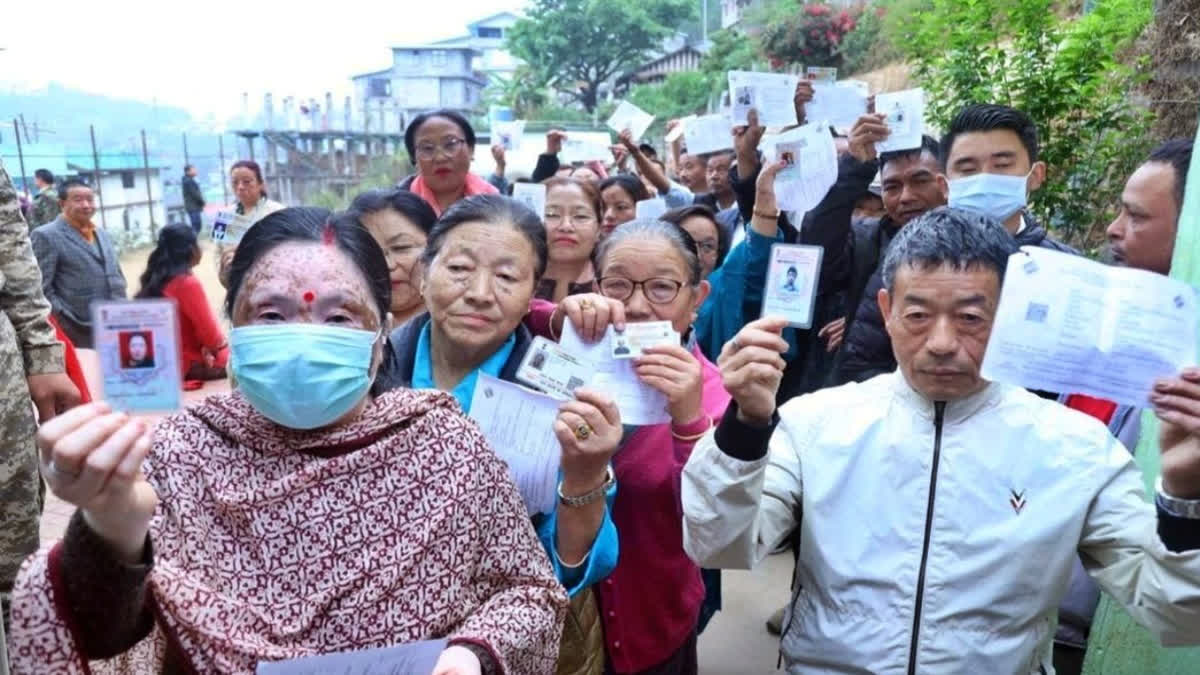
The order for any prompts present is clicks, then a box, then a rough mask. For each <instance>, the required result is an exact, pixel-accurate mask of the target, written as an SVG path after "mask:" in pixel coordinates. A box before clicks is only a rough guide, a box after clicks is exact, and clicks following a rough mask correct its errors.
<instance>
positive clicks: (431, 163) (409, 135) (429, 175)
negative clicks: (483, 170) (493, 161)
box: [400, 110, 497, 216]
mask: <svg viewBox="0 0 1200 675" xmlns="http://www.w3.org/2000/svg"><path fill="white" fill-rule="evenodd" d="M404 147H405V148H406V149H407V150H408V156H409V158H410V159H411V160H412V163H413V164H414V165H416V167H417V174H416V175H415V176H411V177H409V178H407V179H405V180H404V181H403V182H402V183H400V187H401V188H402V189H405V190H409V191H411V192H412V193H414V194H416V195H417V196H418V197H420V198H421V199H424V200H425V201H426V202H428V203H429V205H430V206H432V207H433V212H434V213H435V214H437V215H439V216H440V215H442V212H443V211H445V210H446V209H448V208H450V205H451V204H454V203H455V202H457V201H458V200H460V199H463V198H465V197H470V196H471V195H494V194H497V190H496V188H495V186H493V185H492V184H491V183H488V182H487V181H486V180H484V179H482V178H480V177H479V176H476V175H475V174H473V173H471V160H472V158H473V157H474V155H475V129H473V128H472V127H471V123H470V122H468V121H467V118H465V117H463V116H462V115H460V114H458V113H456V112H454V111H453V110H438V111H437V112H431V113H422V114H420V115H417V116H416V117H414V118H413V120H412V122H410V123H409V125H408V128H407V129H405V130H404Z"/></svg>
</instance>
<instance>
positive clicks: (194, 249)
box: [136, 225, 229, 380]
mask: <svg viewBox="0 0 1200 675" xmlns="http://www.w3.org/2000/svg"><path fill="white" fill-rule="evenodd" d="M200 256H201V252H200V246H199V244H197V243H196V233H195V232H194V231H192V228H190V227H188V226H186V225H168V226H167V227H164V228H163V229H162V231H161V232H159V233H158V245H157V246H156V247H155V248H154V251H153V252H151V253H150V259H149V260H147V261H146V271H145V272H142V277H141V286H142V287H141V290H139V291H138V293H137V296H136V297H138V298H174V299H175V302H176V304H177V305H178V306H179V351H180V355H181V359H180V368H181V369H182V370H183V377H184V379H188V380H219V379H222V378H224V377H225V365H226V364H227V363H228V361H229V348H228V345H227V344H226V342H225V335H224V334H223V333H222V332H221V327H220V326H219V325H218V324H217V319H216V317H215V316H213V311H212V307H210V306H209V304H208V297H207V296H206V295H205V294H204V286H203V284H201V283H200V280H199V279H197V278H196V277H195V276H194V275H193V274H192V268H193V267H195V266H196V265H198V264H200Z"/></svg>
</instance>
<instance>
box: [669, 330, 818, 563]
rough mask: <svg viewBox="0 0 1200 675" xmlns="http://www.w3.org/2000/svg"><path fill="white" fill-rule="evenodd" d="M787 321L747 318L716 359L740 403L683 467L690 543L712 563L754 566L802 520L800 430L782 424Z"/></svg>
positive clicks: (701, 559)
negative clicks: (779, 399)
mask: <svg viewBox="0 0 1200 675" xmlns="http://www.w3.org/2000/svg"><path fill="white" fill-rule="evenodd" d="M785 326H787V320H786V319H781V318H776V317H766V318H763V319H759V320H757V321H754V322H752V323H750V324H748V325H747V326H746V327H745V328H743V329H742V331H741V332H740V333H738V335H737V337H735V338H734V339H733V340H730V341H729V342H728V343H727V344H726V345H725V347H724V348H723V349H722V350H721V356H720V358H718V359H717V361H718V364H719V367H720V369H721V379H722V381H723V382H724V384H725V389H726V390H727V391H728V392H729V393H730V394H731V395H732V396H733V403H732V404H731V405H730V406H729V408H728V409H727V410H726V411H725V416H724V417H723V418H722V419H721V422H720V424H718V425H717V427H716V429H715V430H714V431H712V432H710V433H709V434H707V435H706V436H705V437H704V438H703V439H701V440H700V441H699V442H698V443H697V444H696V448H695V450H694V451H693V452H692V456H691V458H690V459H689V460H688V463H687V465H686V466H685V467H684V469H683V479H682V498H683V499H682V501H683V546H684V550H686V551H687V553H688V556H689V557H691V559H692V560H694V561H696V563H697V564H699V565H702V566H705V567H719V568H726V569H730V568H738V569H749V568H751V567H753V566H755V565H756V564H758V563H759V562H760V561H761V560H762V559H763V558H765V557H766V556H767V555H768V554H769V553H770V552H771V551H772V550H773V549H774V548H775V546H776V545H778V544H779V542H781V541H782V540H783V538H784V537H786V536H787V534H788V533H789V532H791V531H792V529H793V528H794V527H795V526H796V520H795V516H794V513H795V505H796V504H797V503H798V502H799V501H800V490H801V482H800V457H799V453H798V447H797V440H798V439H797V438H796V436H797V434H796V433H794V430H792V429H789V428H787V427H786V426H783V425H780V422H779V416H778V415H777V414H776V411H775V396H776V393H777V391H778V389H779V382H780V380H781V379H782V378H783V368H784V363H783V358H782V357H781V356H780V354H782V353H783V351H784V350H785V349H787V342H786V341H784V339H783V338H782V337H781V336H780V335H781V333H782V331H783V329H784V327H785Z"/></svg>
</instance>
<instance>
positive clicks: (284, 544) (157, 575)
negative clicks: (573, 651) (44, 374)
mask: <svg viewBox="0 0 1200 675" xmlns="http://www.w3.org/2000/svg"><path fill="white" fill-rule="evenodd" d="M146 472H147V473H146V475H147V478H148V479H149V481H150V483H151V484H152V485H153V486H154V488H155V490H156V491H157V493H158V496H159V500H160V501H159V505H158V509H157V512H156V513H155V516H154V519H153V521H152V523H151V528H150V537H151V540H152V542H153V547H154V558H155V560H154V567H153V570H152V571H151V573H150V581H149V584H150V590H151V594H150V595H151V602H150V604H151V605H152V608H153V610H154V613H155V617H156V621H155V627H154V629H153V631H152V633H151V636H150V638H148V639H146V640H143V641H142V642H141V643H139V644H138V645H137V646H136V647H135V648H134V649H132V650H129V651H128V652H126V653H125V654H123V655H122V656H120V657H117V658H115V659H109V660H107V661H104V662H99V661H92V662H90V663H88V662H86V661H85V659H84V656H83V655H82V654H80V653H79V650H78V648H77V646H76V644H77V643H76V640H75V637H74V634H73V632H72V631H73V630H75V629H76V628H75V627H74V626H73V625H72V624H73V617H72V616H71V612H70V611H69V610H66V608H68V607H69V603H68V599H67V598H64V597H62V596H63V594H64V591H63V585H62V583H61V578H56V577H57V576H58V575H60V574H62V572H61V571H60V570H59V569H58V566H57V563H56V562H55V560H56V559H57V557H58V556H57V555H56V551H53V550H51V549H50V548H45V549H43V550H42V551H39V552H38V553H37V554H36V555H34V556H33V557H31V558H30V559H29V560H27V561H26V563H25V565H24V566H23V568H22V571H21V574H20V578H19V580H18V582H17V588H16V590H15V592H14V594H13V612H12V617H13V627H12V635H11V636H10V638H11V642H10V646H11V658H12V660H13V666H14V672H15V673H34V672H37V673H49V672H53V673H72V674H75V673H87V672H89V670H90V672H138V673H148V672H158V671H159V668H160V667H161V664H162V659H163V655H164V649H165V646H166V645H167V644H168V643H169V644H171V645H172V646H173V647H174V649H173V650H172V651H173V652H176V653H181V654H183V655H186V658H187V659H188V660H190V662H191V666H192V667H193V668H194V669H195V670H196V671H197V672H205V673H207V672H252V671H253V669H254V667H255V664H256V663H257V662H258V661H260V660H279V659H288V658H297V657H302V656H305V655H311V654H316V653H328V652H338V651H349V650H356V649H364V648H370V647H382V646H388V645H395V644H399V643H405V642H410V641H415V640H421V639H430V638H444V637H448V638H450V639H451V640H452V641H456V642H459V643H467V644H472V645H475V646H477V647H479V648H482V649H484V650H486V651H489V652H491V654H492V655H493V657H494V658H495V659H496V660H497V662H498V663H499V664H500V665H501V669H502V671H503V672H513V673H522V674H523V673H553V672H554V667H555V661H556V659H557V648H558V643H559V634H560V631H561V628H562V620H563V614H564V610H565V607H566V594H565V592H564V591H563V590H562V587H561V586H560V585H559V584H558V582H557V581H556V580H555V578H554V575H553V572H552V571H551V568H550V564H549V561H548V560H547V558H546V554H545V552H544V551H543V549H542V547H541V545H540V544H539V542H538V539H537V537H536V535H535V533H534V531H533V528H532V526H531V525H530V521H529V518H528V516H527V515H526V510H525V505H524V503H523V502H522V501H521V496H520V495H519V494H518V492H517V490H516V488H514V487H513V484H512V482H511V480H510V479H509V478H508V473H507V470H506V469H505V466H504V464H503V463H502V462H501V461H500V460H499V459H498V458H497V457H496V456H495V455H494V454H493V453H492V451H491V450H490V449H489V447H488V445H487V442H486V441H485V440H484V439H483V436H482V435H481V434H480V432H479V430H478V428H477V427H476V426H475V425H474V423H472V422H470V421H469V420H468V419H467V418H465V417H463V416H462V415H461V413H459V412H458V410H457V407H456V406H455V405H454V400H453V399H452V398H451V397H450V396H449V395H447V394H443V393H440V392H427V391H414V390H407V389H401V390H394V391H391V392H388V393H386V394H384V395H382V396H380V397H379V398H377V399H375V400H374V402H373V403H371V404H370V405H369V406H368V407H367V409H366V410H365V411H364V412H363V414H362V415H361V416H360V417H359V419H357V420H356V421H354V422H352V423H350V424H348V425H345V426H342V427H340V428H337V429H333V430H315V431H306V432H299V431H294V430H290V429H285V428H283V427H280V426H278V425H275V424H273V423H271V422H270V421H268V420H267V419H266V418H264V417H262V416H261V415H259V414H258V413H257V412H256V411H255V410H254V409H253V408H252V407H251V406H250V405H249V403H247V401H246V400H245V399H244V398H243V397H242V396H241V395H240V394H238V393H236V392H235V393H232V394H224V395H218V396H212V397H209V398H208V399H206V400H205V401H203V402H201V403H199V404H198V405H196V406H195V407H192V408H191V409H189V410H187V411H184V412H181V413H178V414H175V415H173V416H171V417H168V418H166V419H164V420H163V421H162V422H161V423H159V425H158V427H157V430H156V435H155V440H154V447H153V449H152V451H151V453H150V457H149V458H148V460H147V467H146ZM56 546H61V544H58V545H56Z"/></svg>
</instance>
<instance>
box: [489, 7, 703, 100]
mask: <svg viewBox="0 0 1200 675" xmlns="http://www.w3.org/2000/svg"><path fill="white" fill-rule="evenodd" d="M695 13H696V3H695V2H693V1H692V0H534V1H533V3H532V6H531V7H530V9H529V11H528V14H527V16H526V18H524V19H521V20H520V21H518V22H517V23H516V24H514V25H513V27H512V28H511V29H510V30H509V33H508V48H509V49H510V50H511V51H512V53H513V55H515V56H516V57H518V58H520V59H521V60H522V61H524V62H525V63H527V64H529V67H530V69H531V71H532V72H533V73H535V74H536V76H537V77H538V78H540V79H541V80H543V81H545V82H548V83H549V84H550V86H551V87H553V88H554V89H555V90H556V91H558V92H560V93H562V94H565V95H567V96H570V97H571V98H572V99H574V100H576V101H578V102H579V104H580V105H582V106H583V107H584V109H585V110H587V111H588V112H592V111H593V110H595V109H596V104H597V101H598V96H597V90H598V89H599V87H600V85H601V84H602V83H603V82H605V81H606V80H608V79H609V78H610V77H612V76H613V75H616V74H618V73H621V72H623V71H625V70H627V69H630V68H633V67H634V66H636V65H638V64H639V63H640V62H641V61H642V60H644V59H645V58H646V56H648V55H649V54H650V53H651V52H652V51H653V50H655V49H656V48H658V47H659V45H660V44H661V43H662V39H663V38H664V37H666V36H668V35H670V34H671V33H672V32H673V30H674V29H673V27H674V26H678V25H680V24H682V23H683V22H685V21H687V20H689V19H692V18H693V16H694V15H695Z"/></svg>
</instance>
